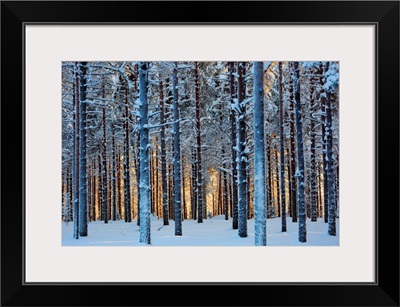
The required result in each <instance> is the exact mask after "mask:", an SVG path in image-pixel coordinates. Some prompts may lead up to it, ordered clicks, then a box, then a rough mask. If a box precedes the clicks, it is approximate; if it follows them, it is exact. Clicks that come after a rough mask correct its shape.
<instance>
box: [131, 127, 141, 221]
mask: <svg viewBox="0 0 400 307" xmlns="http://www.w3.org/2000/svg"><path fill="white" fill-rule="evenodd" d="M136 148H137V149H136V151H134V153H136V156H135V157H134V158H133V160H134V161H135V170H136V172H135V173H136V182H137V186H138V188H137V199H136V209H137V213H136V216H137V220H136V224H137V225H138V226H140V188H139V184H140V135H139V132H137V133H136Z"/></svg>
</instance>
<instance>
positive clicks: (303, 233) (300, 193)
mask: <svg viewBox="0 0 400 307" xmlns="http://www.w3.org/2000/svg"><path fill="white" fill-rule="evenodd" d="M294 93H295V94H294V113H295V120H296V140H297V157H298V161H297V162H298V166H297V171H296V177H297V204H298V209H299V212H298V213H299V214H298V217H299V241H300V242H302V243H305V242H307V228H306V208H305V203H304V152H303V127H302V125H303V124H302V122H303V120H302V115H301V112H302V110H301V101H300V70H299V62H294Z"/></svg>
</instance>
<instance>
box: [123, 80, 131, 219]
mask: <svg viewBox="0 0 400 307" xmlns="http://www.w3.org/2000/svg"><path fill="white" fill-rule="evenodd" d="M124 126H125V146H124V209H125V210H124V212H125V214H124V215H125V222H126V223H130V222H132V212H131V211H132V209H131V174H130V162H129V88H128V84H127V83H126V84H125V122H124Z"/></svg>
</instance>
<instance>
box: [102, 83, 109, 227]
mask: <svg viewBox="0 0 400 307" xmlns="http://www.w3.org/2000/svg"><path fill="white" fill-rule="evenodd" d="M102 88H103V89H102V98H103V99H105V84H104V80H103V86H102ZM103 103H104V102H103ZM102 163H103V166H102V170H103V176H102V178H103V184H102V188H103V189H102V201H103V202H102V208H103V220H104V223H108V192H107V187H108V184H107V181H108V180H107V120H106V107H105V106H103V141H102Z"/></svg>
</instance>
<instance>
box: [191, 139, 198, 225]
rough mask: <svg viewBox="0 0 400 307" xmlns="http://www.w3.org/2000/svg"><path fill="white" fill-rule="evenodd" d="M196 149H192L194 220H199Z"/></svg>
mask: <svg viewBox="0 0 400 307" xmlns="http://www.w3.org/2000/svg"><path fill="white" fill-rule="evenodd" d="M196 159H197V158H196V149H195V148H193V147H192V219H193V220H197V160H196Z"/></svg>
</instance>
